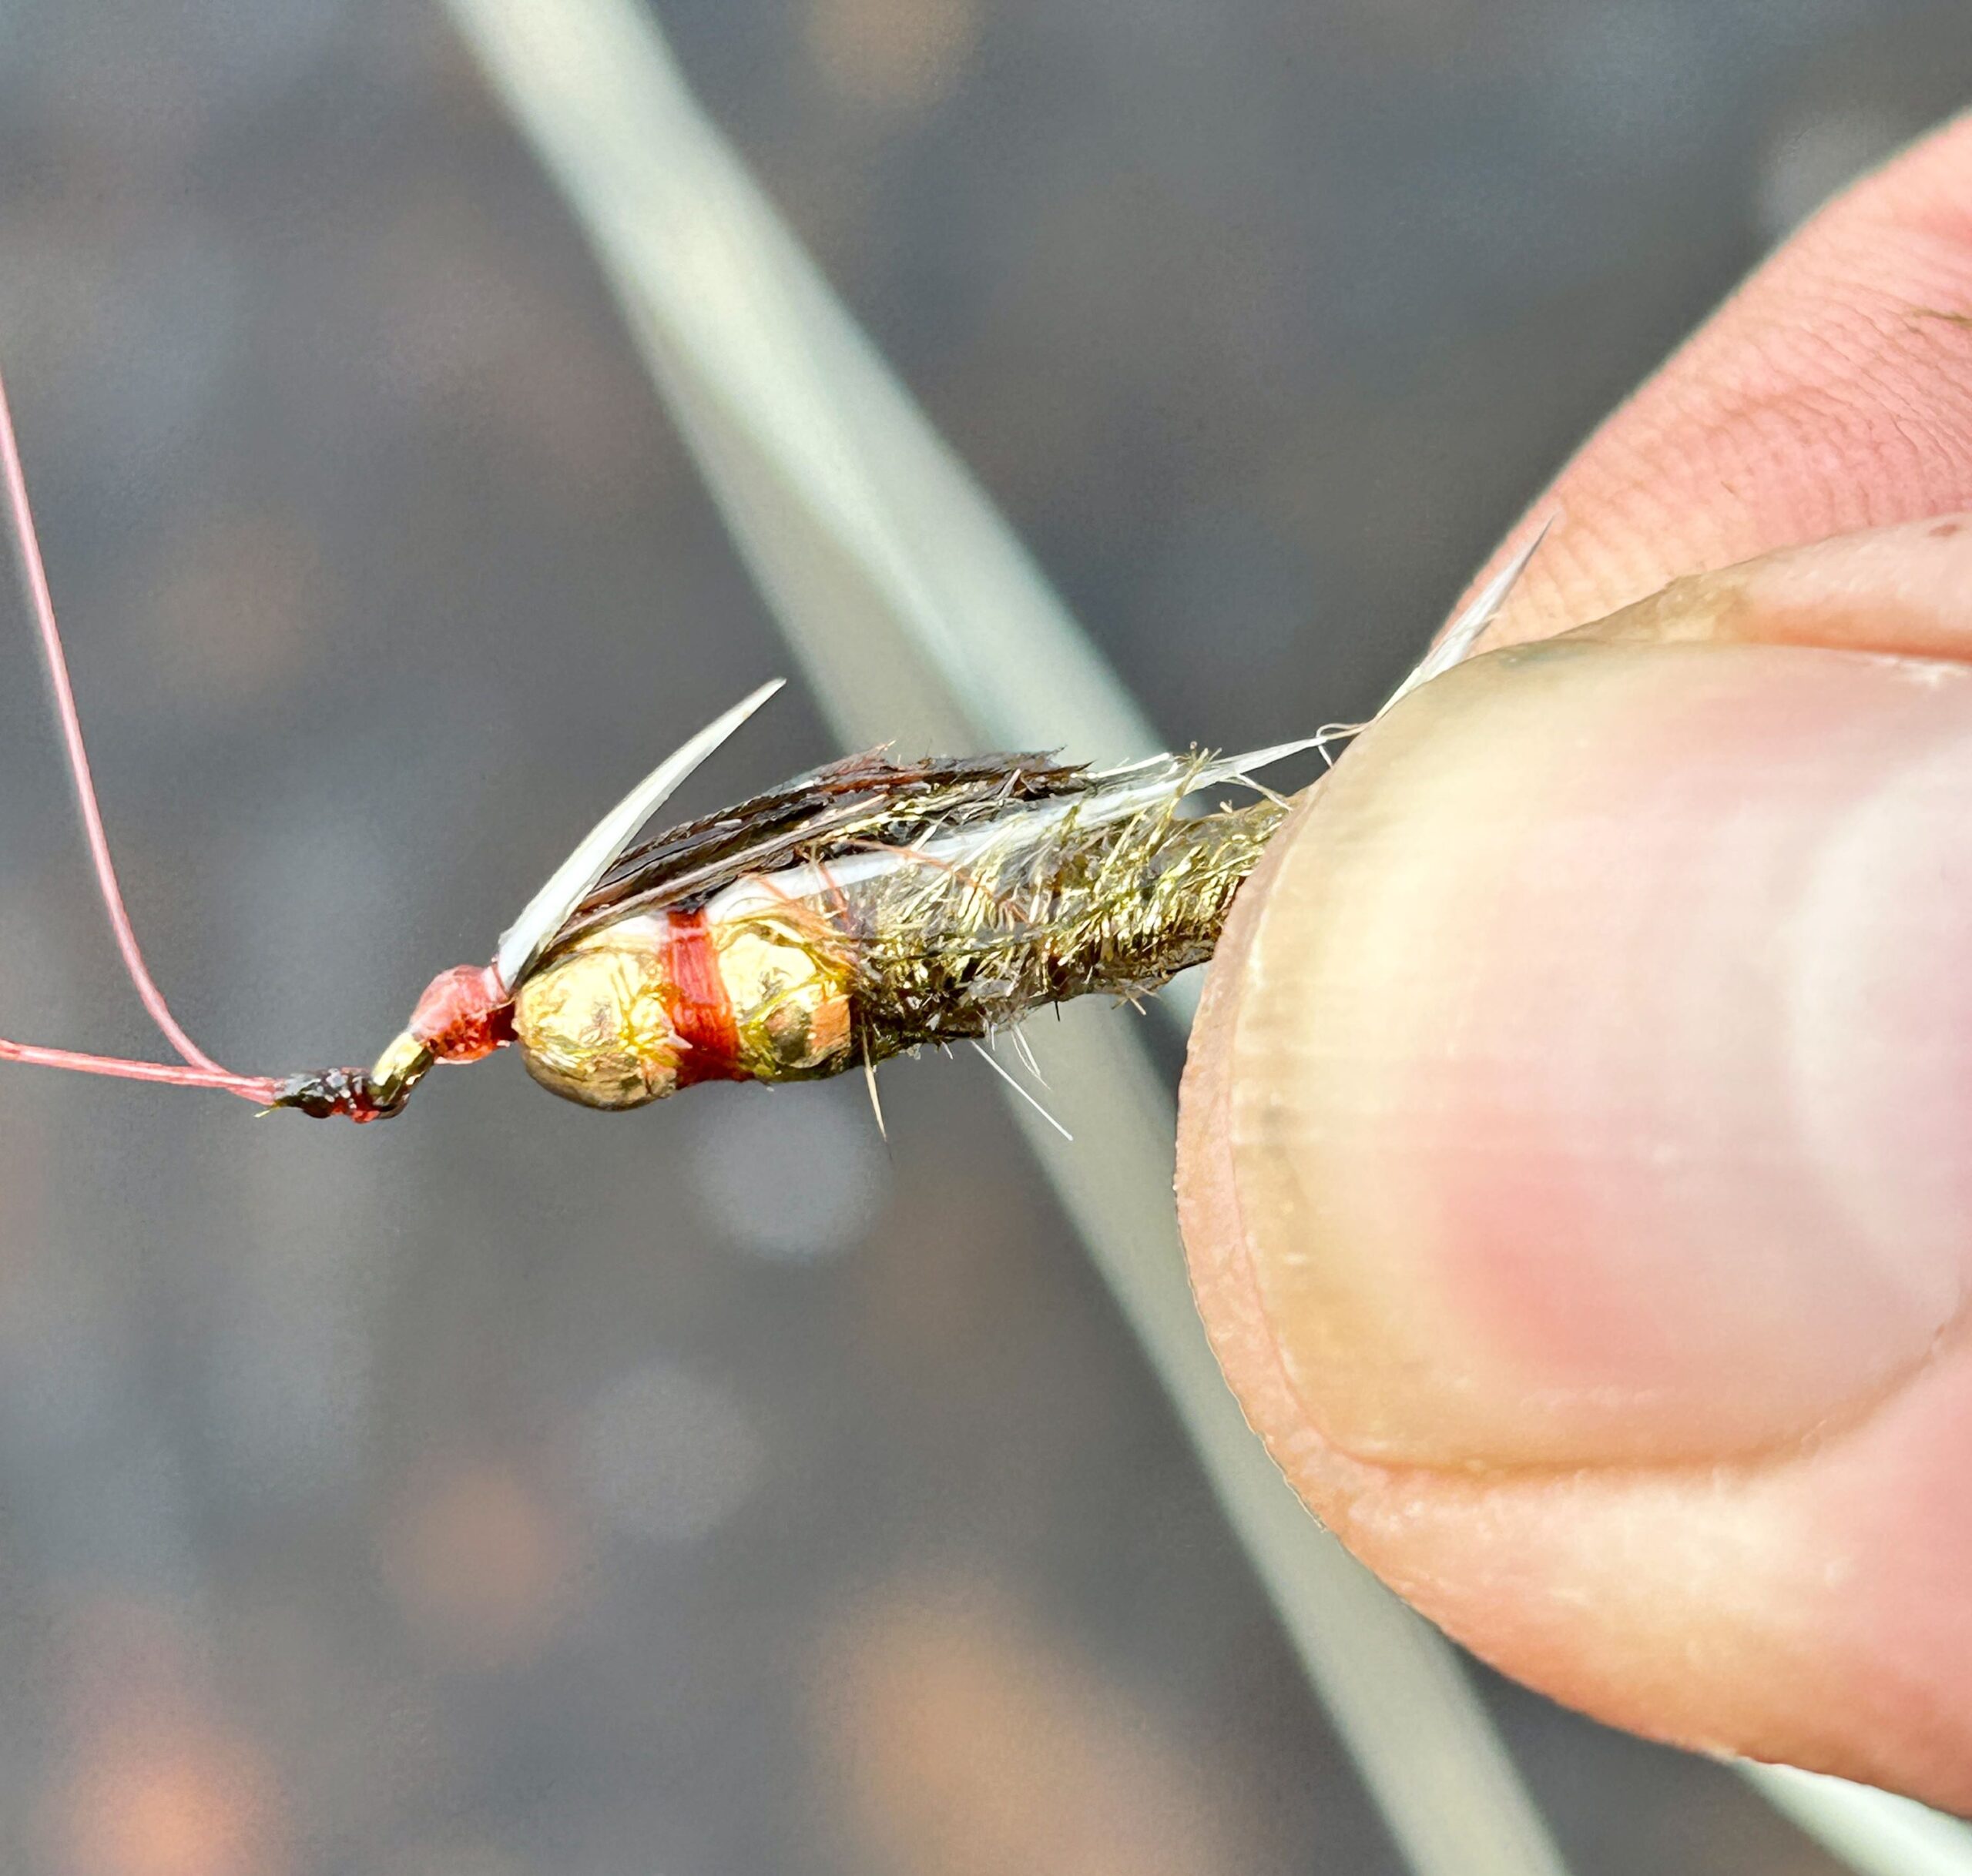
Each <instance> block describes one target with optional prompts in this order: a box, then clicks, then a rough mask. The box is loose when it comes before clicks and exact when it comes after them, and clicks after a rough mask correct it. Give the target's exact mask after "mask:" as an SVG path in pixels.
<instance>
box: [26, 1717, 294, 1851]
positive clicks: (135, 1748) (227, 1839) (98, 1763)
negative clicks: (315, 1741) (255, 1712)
mask: <svg viewBox="0 0 1972 1876" xmlns="http://www.w3.org/2000/svg"><path fill="white" fill-rule="evenodd" d="M57 1837H58V1840H59V1858H58V1862H59V1868H61V1869H62V1870H63V1871H65V1872H67V1876H281V1872H282V1871H285V1870H287V1869H289V1868H291V1867H292V1866H291V1864H290V1860H289V1858H288V1855H287V1850H286V1848H285V1846H284V1844H283V1841H282V1837H283V1832H282V1831H281V1829H280V1824H279V1806H278V1804H277V1800H276V1794H275V1788H274V1783H273V1778H272V1777H271V1776H270V1774H269V1773H268V1771H267V1768H266V1767H265V1766H264V1765H263V1764H262V1763H261V1761H260V1759H259V1758H258V1757H257V1755H256V1754H253V1752H252V1751H251V1750H249V1749H248V1748H247V1747H246V1746H245V1745H244V1744H243V1742H241V1741H240V1740H236V1739H232V1738H229V1737H226V1736H224V1735H223V1734H218V1733H216V1732H213V1731H212V1730H208V1729H206V1728H205V1727H201V1726H200V1725H198V1724H196V1723H187V1724H178V1725H169V1724H163V1723H160V1724H156V1725H155V1726H153V1727H140V1726H133V1725H124V1726H121V1727H116V1728H114V1729H112V1730H111V1731H109V1733H107V1734H106V1735H104V1736H103V1737H99V1738H98V1739H96V1740H92V1741H90V1742H89V1743H88V1744H86V1745H85V1746H84V1747H83V1748H82V1753H81V1754H80V1759H79V1764H78V1766H77V1769H76V1772H75V1777H74V1779H73V1781H72V1783H71V1784H69V1787H68V1789H67V1791H66V1792H65V1795H64V1797H62V1801H61V1802H60V1807H59V1818H58V1831H57Z"/></svg>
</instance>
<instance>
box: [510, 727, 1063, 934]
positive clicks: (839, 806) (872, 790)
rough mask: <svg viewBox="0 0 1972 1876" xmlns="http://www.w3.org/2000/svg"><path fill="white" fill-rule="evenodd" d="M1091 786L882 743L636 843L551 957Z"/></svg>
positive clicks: (1014, 764)
mask: <svg viewBox="0 0 1972 1876" xmlns="http://www.w3.org/2000/svg"><path fill="white" fill-rule="evenodd" d="M1093 786H1094V784H1093V783H1092V782H1091V780H1090V779H1089V777H1088V773H1087V772H1086V770H1085V769H1084V768H1083V767H1082V765H1079V764H1076V765H1067V764H1063V763H1060V762H1056V761H1055V759H1054V758H1053V757H1052V756H1051V755H1046V754H1039V755H1036V754H1028V755H975V756H939V757H934V758H930V759H927V760H925V761H924V762H891V761H890V759H888V757H887V755H886V754H885V753H884V751H883V750H881V749H873V750H871V751H870V752H868V753H867V754H866V755H851V756H847V757H845V758H844V759H843V760H842V761H840V762H831V763H830V764H829V765H827V767H826V768H822V769H815V770H813V772H810V773H809V774H807V775H804V776H796V777H795V779H793V781H791V782H785V783H783V785H782V786H780V787H779V788H777V789H772V790H770V791H769V792H767V793H766V794H764V795H756V796H754V797H753V799H751V800H750V801H743V802H740V804H739V805H738V806H736V807H732V808H726V809H721V810H720V811H719V812H718V813H717V814H712V815H707V816H705V817H704V818H703V819H699V820H696V821H688V822H686V823H685V824H684V825H683V826H679V827H674V828H672V829H669V830H668V831H667V832H664V833H662V834H659V836H657V837H656V839H654V840H650V841H646V843H644V844H643V845H642V846H639V847H634V848H632V849H631V850H630V851H629V853H625V855H624V856H623V857H622V859H619V861H618V862H617V863H616V864H615V866H612V868H611V869H609V872H608V873H605V874H604V875H603V876H602V879H601V880H600V881H599V883H598V884H597V886H596V888H595V891H594V892H592V893H590V894H589V896H588V898H586V899H584V900H583V901H582V903H581V904H580V905H579V906H577V907H576V908H575V910H574V912H572V913H571V914H570V915H569V916H568V921H567V923H565V924H564V925H563V926H562V929H561V930H559V931H558V932H557V933H555V936H554V938H553V940H552V941H551V942H550V943H548V945H547V946H546V947H545V949H544V950H543V951H542V962H543V963H545V962H546V961H547V960H548V959H550V958H552V957H553V956H555V955H556V954H557V953H558V952H561V951H563V950H566V949H567V948H568V946H569V945H571V944H572V943H575V940H577V939H579V938H582V937H584V936H586V935H587V934H588V933H590V932H592V931H595V930H597V929H598V928H599V926H604V925H607V924H609V923H611V922H612V920H616V919H619V918H622V917H625V916H628V915H629V913H633V912H652V911H657V910H668V909H672V908H676V909H679V910H691V909H693V908H694V907H696V906H700V905H703V903H705V902H706V900H707V899H710V898H711V897H712V896H713V894H715V893H718V892H719V891H720V890H722V889H723V888H725V887H726V886H730V885H731V884H732V883H733V881H734V880H736V879H740V878H741V877H742V876H744V875H746V874H748V873H770V872H772V871H773V870H774V869H776V867H780V866H798V865H804V864H807V863H810V862H812V861H817V860H820V861H826V860H827V859H830V858H831V857H833V856H835V855H837V854H840V853H858V852H864V851H867V849H869V848H870V847H872V846H909V845H910V844H911V843H913V842H914V841H917V840H920V839H924V838H926V837H927V836H930V835H931V834H934V833H941V832H946V831H947V830H949V829H952V828H955V827H961V826H966V825H968V824H969V823H971V822H976V821H980V820H984V819H991V818H992V817H993V816H996V815H1000V814H1003V813H1004V812H1007V811H1008V809H1011V808H1015V807H1017V806H1020V805H1021V804H1024V803H1028V802H1039V801H1048V800H1053V799H1056V798H1058V797H1060V796H1070V795H1082V794H1086V793H1088V792H1089V791H1090V789H1092V787H1093Z"/></svg>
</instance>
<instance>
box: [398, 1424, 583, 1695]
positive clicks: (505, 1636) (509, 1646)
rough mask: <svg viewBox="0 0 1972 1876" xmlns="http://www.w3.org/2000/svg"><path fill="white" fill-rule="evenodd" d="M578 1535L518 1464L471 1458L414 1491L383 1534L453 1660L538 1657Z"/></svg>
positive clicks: (415, 1619)
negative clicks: (569, 1527)
mask: <svg viewBox="0 0 1972 1876" xmlns="http://www.w3.org/2000/svg"><path fill="white" fill-rule="evenodd" d="M573 1553H574V1539H573V1537H572V1534H571V1533H569V1531H568V1529H567V1528H566V1527H565V1526H564V1525H563V1524H562V1523H561V1522H560V1520H559V1518H558V1514H557V1513H556V1511H555V1508H554V1507H553V1506H551V1505H550V1504H549V1503H548V1502H547V1500H546V1499H545V1497H544V1496H543V1495H542V1493H541V1492H539V1491H538V1490H537V1489H535V1486H533V1485H532V1482H529V1481H528V1479H525V1478H523V1477H522V1476H521V1475H520V1474H519V1473H518V1472H516V1471H515V1470H514V1469H511V1468H510V1467H508V1466H505V1465H502V1464H500V1463H498V1462H491V1461H481V1462H473V1463H470V1464H468V1465H465V1466H461V1467H459V1468H458V1469H454V1470H452V1471H450V1472H443V1473H441V1474H438V1475H437V1476H433V1477H430V1478H428V1479H424V1480H422V1481H421V1482H419V1483H418V1485H416V1486H414V1488H413V1489H411V1490H410V1491H408V1492H406V1493H405V1495H404V1497H403V1499H401V1501H400V1503H399V1506H398V1509H397V1513H396V1515H395V1516H394V1517H393V1518H392V1519H391V1523H390V1525H389V1526H388V1528H387V1531H386V1533H385V1537H384V1575H385V1578H386V1580H387V1582H388V1583H389V1584H390V1586H391V1590H392V1592H393V1593H394V1595H395V1596H396V1598H397V1603H398V1605H399V1606H400V1607H401V1609H402V1610H403V1611H404V1616H405V1619H406V1620H407V1621H408V1622H409V1623H411V1626H412V1627H413V1629H414V1630H416V1631H417V1633H418V1637H419V1639H420V1640H422V1641H424V1642H425V1643H428V1644H429V1645H430V1646H431V1647H432V1648H433V1649H434V1651H435V1652H437V1653H439V1654H441V1655H442V1656H443V1657H445V1658H446V1659H447V1660H448V1661H450V1662H451V1663H453V1664H454V1665H456V1666H458V1667H473V1668H480V1669H493V1668H503V1667H517V1666H519V1665H520V1664H522V1663H524V1662H526V1661H528V1660H532V1659H533V1657H535V1655H537V1654H538V1653H539V1652H540V1650H542V1648H543V1647H545V1645H546V1644H547V1642H548V1639H549V1637H550V1636H552V1634H553V1633H554V1631H555V1628H556V1627H557V1626H558V1624H559V1623H560V1620H561V1618H562V1613H563V1611H564V1606H565V1593H566V1590H567V1588H568V1583H569V1580H570V1579H571V1576H572V1573H573V1565H574V1555H573Z"/></svg>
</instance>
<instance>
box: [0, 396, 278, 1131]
mask: <svg viewBox="0 0 1972 1876" xmlns="http://www.w3.org/2000/svg"><path fill="white" fill-rule="evenodd" d="M0 480H4V481H5V484H6V491H7V508H8V518H9V519H10V521H12V524H13V530H14V538H15V541H17V542H18V544H19V547H20V552H21V561H22V565H23V567H24V568H25V570H26V573H27V578H28V595H29V599H30V601H32V611H33V613H34V621H35V630H36V631H37V632H39V635H40V638H41V648H42V655H43V656H44V657H45V658H46V659H47V661H48V675H49V682H50V683H51V684H52V685H53V686H54V690H55V720H56V722H59V724H60V725H61V729H62V749H63V752H64V753H65V755H66V756H67V758H68V762H69V776H70V778H71V779H72V780H73V782H74V783H75V796H76V801H77V803H78V805H79V806H80V808H81V809H82V828H83V831H84V832H85V833H86V835H87V836H88V839H89V858H90V860H91V862H92V863H93V865H94V866H95V869H96V889H97V890H98V891H99V893H101V894H102V904H103V910H105V911H106V913H108V914H109V929H110V930H111V931H112V932H113V933H115V934H116V948H117V950H119V951H120V952H121V953H122V955H123V967H124V969H125V970H127V971H128V972H129V973H130V981H131V983H132V985H133V986H135V987H136V992H137V995H138V997H139V999H140V1000H142V1002H143V1006H144V1007H145V1008H146V1010H149V1012H150V1016H151V1020H152V1021H153V1022H154V1023H156V1025H157V1026H158V1027H159V1029H160V1030H163V1032H164V1037H165V1040H166V1041H167V1042H169V1044H171V1046H172V1047H173V1048H174V1049H176V1050H177V1051H178V1053H179V1054H180V1055H182V1056H183V1057H184V1058H185V1060H186V1063H187V1064H189V1066H187V1067H184V1068H178V1067H173V1066H172V1065H171V1064H167V1063H162V1062H135V1061H126V1060H122V1058H121V1057H115V1056H101V1055H83V1054H77V1053H76V1052H75V1051H74V1050H69V1049H44V1048H39V1047H35V1046H34V1045H32V1044H27V1043H18V1042H5V1041H0V1060H8V1061H16V1062H29V1063H32V1064H35V1065H37V1066H39V1067H46V1068H69V1069H75V1070H78V1071H79V1072H81V1073H82V1074H96V1075H117V1076H120V1077H123V1078H124V1079H126V1080H132V1081H163V1082H168V1083H170V1084H173V1085H174V1086H176V1087H211V1088H223V1089H224V1090H226V1092H227V1093H229V1094H237V1095H240V1097H242V1098H243V1099H244V1100H254V1101H259V1102H260V1104H262V1105H263V1106H264V1105H265V1104H266V1103H267V1100H269V1099H270V1098H271V1097H272V1094H273V1090H274V1088H275V1087H276V1084H275V1083H273V1081H271V1080H265V1079H263V1078H261V1077H255V1076H251V1075H236V1074H233V1072H232V1071H231V1070H230V1069H226V1068H222V1067H220V1065H219V1064H218V1063H216V1061H214V1060H213V1059H212V1057H210V1056H209V1055H208V1054H206V1052H205V1051H204V1050H203V1049H201V1048H200V1047H199V1045H198V1044H196V1042H194V1041H193V1040H192V1038H191V1037H189V1036H188V1035H186V1033H185V1031H184V1030H183V1029H182V1028H181V1027H179V1022H178V1019H177V1018H176V1017H174V1016H173V1014H172V1013H171V1007H170V1005H169V1004H168V1003H166V1001H165V1000H164V993H163V991H162V990H159V988H158V987H157V985H156V983H154V982H153V980H152V978H151V973H150V970H149V966H147V965H146V963H145V962H144V954H143V950H141V949H140V948H139V946H138V943H137V934H136V929H135V928H134V927H133V926H132V924H131V923H130V914H129V912H128V911H127V910H126V909H125V907H124V904H123V891H122V887H121V886H119V885H118V883H117V880H116V863H115V862H114V861H112V859H111V858H110V857H109V836H108V835H107V834H106V832H104V831H103V826H102V810H101V809H100V808H99V807H98V806H97V805H96V779H95V777H94V776H92V774H91V773H90V772H89V751H88V750H87V749H86V748H85V747H84V745H83V742H82V716H81V714H80V712H79V711H78V710H77V709H76V708H75V688H74V686H73V685H72V684H71V683H70V682H69V661H68V658H67V657H66V656H65V655H64V654H63V652H62V633H61V631H60V628H59V627H58V626H57V625H55V601H54V599H53V598H52V596H51V595H50V594H49V590H48V570H47V568H45V566H44V565H43V564H42V558H41V540H40V537H39V534H37V533H36V532H35V524H34V510H33V508H32V507H31V506H30V505H29V501H28V483H27V477H26V474H25V473H24V471H22V467H21V451H20V446H19V444H18V443H17V442H16V441H15V437H14V416H13V412H12V410H11V409H10V408H9V407H8V403H7V387H6V384H5V379H4V378H0Z"/></svg>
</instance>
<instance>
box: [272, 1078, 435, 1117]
mask: <svg viewBox="0 0 1972 1876" xmlns="http://www.w3.org/2000/svg"><path fill="white" fill-rule="evenodd" d="M408 1092H409V1090H403V1091H401V1092H399V1093H397V1094H396V1096H395V1098H394V1099H391V1098H389V1097H386V1096H385V1095H384V1094H381V1093H380V1092H379V1090H378V1089H377V1087H376V1085H375V1084H374V1082H373V1081H372V1080H371V1077H369V1076H368V1075H367V1074H364V1072H363V1070H361V1069H360V1068H325V1069H324V1070H322V1071H321V1072H320V1074H313V1075H290V1077H288V1078H287V1080H285V1081H283V1083H281V1084H280V1087H278V1088H277V1089H276V1090H275V1091H274V1097H273V1100H272V1101H271V1102H270V1103H269V1105H270V1107H291V1108H293V1110H294V1111H296V1112H297V1113H298V1114H307V1116H308V1117H310V1119H311V1120H316V1121H327V1120H330V1119H331V1118H333V1117H334V1116H336V1115H337V1114H340V1115H342V1116H343V1117H344V1118H345V1119H347V1120H351V1121H354V1122H356V1124H357V1125H358V1126H359V1127H361V1126H362V1125H363V1124H364V1123H365V1122H366V1121H387V1120H388V1119H390V1118H391V1116H392V1115H393V1114H401V1113H402V1112H403V1111H404V1097H405V1095H406V1094H408Z"/></svg>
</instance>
